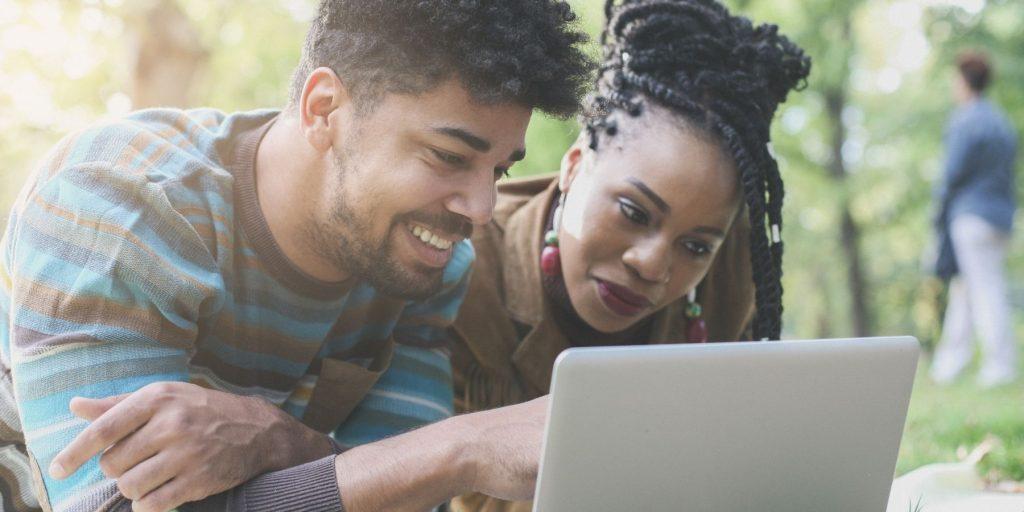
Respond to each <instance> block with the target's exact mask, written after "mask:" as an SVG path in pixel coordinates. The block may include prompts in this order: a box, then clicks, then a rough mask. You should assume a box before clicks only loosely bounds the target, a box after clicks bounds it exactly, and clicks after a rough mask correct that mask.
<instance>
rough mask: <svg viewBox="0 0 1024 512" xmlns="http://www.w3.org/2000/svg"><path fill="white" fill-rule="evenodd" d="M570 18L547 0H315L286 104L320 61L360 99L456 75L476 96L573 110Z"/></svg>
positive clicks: (584, 65)
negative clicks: (317, 2) (315, 10)
mask: <svg viewBox="0 0 1024 512" xmlns="http://www.w3.org/2000/svg"><path fill="white" fill-rule="evenodd" d="M575 20H576V15H575V14H574V13H573V12H572V9H571V8H570V7H569V5H568V4H567V3H566V2H563V1H554V0H433V1H428V0H322V1H321V2H320V7H319V11H318V13H317V16H316V18H315V19H314V20H313V23H312V26H311V27H310V30H309V33H308V35H307V36H306V43H305V46H304V48H303V52H302V60H301V62H300V64H299V66H298V68H297V69H296V71H295V74H294V76H293V79H292V86H291V94H290V96H291V104H292V105H294V104H296V103H297V102H298V99H299V98H300V96H301V94H302V87H303V85H304V83H305V81H306V78H307V77H308V76H309V73H311V72H312V71H313V70H314V69H316V68H317V67H328V68H331V69H332V70H333V71H334V72H335V73H336V74H337V75H338V77H339V78H341V80H342V82H344V83H345V85H346V87H348V88H349V90H350V91H352V94H353V96H354V97H355V98H356V99H357V101H362V102H363V104H364V105H365V104H368V103H370V102H372V101H373V100H374V99H376V98H379V97H380V96H381V95H382V94H385V93H405V94H416V93H420V92H425V91H427V90H430V89H431V88H433V87H435V86H437V85H439V84H440V83H441V82H442V81H444V80H447V79H450V78H458V79H460V80H461V82H462V84H463V85H464V86H465V87H466V88H467V89H468V90H469V92H470V93H471V94H472V96H473V97H474V99H476V100H477V101H480V102H482V103H487V104H492V103H516V104H521V105H523V106H526V107H530V108H537V109H540V110H541V111H544V112H546V113H549V114H552V115H554V116H558V117H567V116H571V115H572V114H574V113H575V112H576V111H577V110H578V106H579V98H580V97H581V96H582V93H583V89H584V88H585V87H586V84H587V81H588V80H589V77H590V71H591V62H590V61H589V60H588V59H587V57H586V56H585V55H584V54H583V53H582V51H581V49H580V44H581V43H583V42H584V41H586V36H585V35H584V34H583V33H582V32H581V31H579V30H578V29H577V27H576V23H575Z"/></svg>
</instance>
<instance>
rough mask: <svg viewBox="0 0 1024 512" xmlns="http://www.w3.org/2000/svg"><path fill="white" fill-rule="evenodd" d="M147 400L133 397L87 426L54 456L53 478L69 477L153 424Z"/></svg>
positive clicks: (51, 466)
mask: <svg viewBox="0 0 1024 512" xmlns="http://www.w3.org/2000/svg"><path fill="white" fill-rule="evenodd" d="M144 398H145V397H144V396H143V397H142V398H139V395H137V394H136V395H133V396H131V397H129V398H128V399H126V400H124V401H122V402H121V403H119V404H117V405H115V406H114V407H112V408H111V409H110V410H109V411H107V412H106V414H103V415H102V416H100V417H99V418H98V419H97V420H96V421H94V422H93V423H92V424H90V425H89V426H88V427H85V430H83V431H82V432H81V433H79V434H78V436H76V437H75V438H74V439H73V440H72V441H71V443H70V444H68V446H67V447H65V448H64V449H63V450H61V452H60V453H58V454H57V456H56V457H54V459H53V462H51V463H50V476H51V477H53V478H56V479H58V480H59V479H63V478H67V477H68V476H70V475H71V474H72V473H74V472H75V471H78V468H79V467H81V466H82V464H85V462H86V461H88V460H89V459H91V458H93V457H94V456H95V455H97V454H99V453H100V452H102V451H103V450H105V449H107V447H108V446H110V445H112V444H114V443H116V442H118V441H120V440H121V439H123V438H124V437H125V436H127V435H128V434H131V433H132V432H134V431H135V430H136V429H138V428H139V427H141V426H142V425H144V424H145V423H146V422H147V421H149V417H150V415H151V414H152V411H151V408H149V407H146V406H145V404H144V401H143V399H144Z"/></svg>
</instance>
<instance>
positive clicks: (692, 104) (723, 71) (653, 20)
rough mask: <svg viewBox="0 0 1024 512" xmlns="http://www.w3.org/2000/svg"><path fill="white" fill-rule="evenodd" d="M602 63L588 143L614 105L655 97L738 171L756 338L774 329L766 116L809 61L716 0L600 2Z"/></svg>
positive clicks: (777, 238) (777, 267)
mask: <svg viewBox="0 0 1024 512" xmlns="http://www.w3.org/2000/svg"><path fill="white" fill-rule="evenodd" d="M605 16H606V19H607V25H606V26H605V30H604V32H603V33H602V35H601V44H602V45H604V60H603V62H602V64H601V70H600V74H599V76H598V79H597V92H596V94H594V95H593V96H592V97H591V98H590V99H589V101H588V104H587V106H586V108H585V112H584V123H585V126H586V130H587V133H588V135H589V137H590V147H591V149H594V150H597V148H598V143H599V142H600V138H601V137H602V136H605V137H610V136H614V135H615V133H616V132H617V128H616V126H615V115H614V114H615V112H625V113H626V114H627V115H630V116H633V117H636V116H640V115H641V114H642V113H643V112H644V108H645V106H646V105H647V104H655V105H658V106H660V107H663V108H666V109H668V111H669V112H672V113H674V114H675V115H677V116H680V117H681V118H683V119H685V120H687V121H689V122H690V123H691V124H693V125H694V126H696V127H698V128H699V129H701V130H703V131H704V132H706V133H707V134H709V135H711V137H712V138H713V139H714V140H717V141H718V142H719V144H721V146H722V148H723V149H724V150H725V153H726V154H727V155H730V156H731V157H732V159H733V162H734V163H735V165H736V168H737V169H738V171H739V175H740V176H739V179H740V184H741V186H742V190H743V196H744V202H745V204H746V210H747V213H748V214H749V216H750V225H751V227H752V229H751V234H750V253H751V254H750V256H751V264H752V265H753V275H754V284H755V292H754V293H755V301H756V304H757V313H756V316H755V318H754V325H753V330H754V337H755V338H757V339H763V338H771V339H778V338H779V335H780V332H781V329H782V320H781V317H782V284H781V277H782V247H783V246H782V239H781V230H782V197H783V192H784V191H783V186H782V177H781V175H780V174H779V166H778V163H776V161H775V158H774V157H773V156H772V154H771V150H770V148H769V144H770V142H771V133H770V128H771V122H772V118H773V117H774V116H775V111H776V109H777V108H778V106H779V104H780V103H782V102H784V101H785V100H786V96H787V95H788V94H789V91H790V90H793V89H800V88H802V87H803V85H804V84H805V80H806V78H807V76H808V74H809V73H810V70H811V59H810V58H809V57H807V56H806V55H805V54H804V52H803V50H801V49H800V48H799V47H798V46H796V45H795V44H793V43H792V42H791V41H790V40H789V39H787V38H786V37H785V36H782V35H780V34H779V32H778V27H777V26H775V25H758V26H754V25H753V24H752V23H751V22H750V20H748V19H747V18H744V17H741V16H733V15H731V14H730V13H729V11H728V10H727V9H726V8H725V7H723V6H722V5H721V4H719V3H718V2H717V1H715V0H625V1H622V2H616V1H615V0H607V2H606V4H605Z"/></svg>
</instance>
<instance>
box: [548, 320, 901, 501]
mask: <svg viewBox="0 0 1024 512" xmlns="http://www.w3.org/2000/svg"><path fill="white" fill-rule="evenodd" d="M918 351H919V345H918V342H917V340H915V339H914V338H911V337H897V338H861V339H843V340H814V341H779V342H750V343H745V342H744V343H718V344H701V345H693V344H689V345H653V346H632V347H601V348H574V349H570V350H567V351H565V352H564V353H563V354H562V355H561V356H559V358H558V360H557V361H556V363H555V371H554V376H553V380H552V388H551V405H550V411H549V417H548V424H547V432H546V435H545V440H544V448H543V455H542V458H541V465H540V474H539V476H538V481H537V492H536V497H535V501H534V510H535V511H539V512H563V511H577V510H579V511H584V510H585V511H588V512H599V511H616V512H618V511H624V510H629V511H677V510H685V511H689V512H703V511H707V512H712V511H714V512H723V511H755V510H756V511H758V512H769V511H777V512H795V511H808V512H811V511H813V512H818V511H825V510H827V511H829V512H842V511H850V512H881V511H884V510H885V508H886V503H887V499H888V495H889V489H890V486H891V484H892V479H893V472H894V470H895V463H896V455H897V452H898V449H899V442H900V438H901V436H902V433H903V425H904V422H905V420H906V412H907V405H908V403H909V400H910V392H911V388H912V386H913V381H914V373H915V371H916V368H917V359H918Z"/></svg>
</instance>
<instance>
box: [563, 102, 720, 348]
mask: <svg viewBox="0 0 1024 512" xmlns="http://www.w3.org/2000/svg"><path fill="white" fill-rule="evenodd" d="M669 116H670V114H668V113H666V112H664V111H663V110H659V109H648V110H647V111H646V112H645V113H644V114H643V115H641V116H640V117H638V118H632V117H629V116H619V118H618V119H617V124H618V133H617V134H616V135H615V136H613V137H607V136H602V137H601V139H600V143H599V147H598V150H597V151H596V152H594V151H592V150H590V149H586V148H584V145H583V144H581V143H580V142H577V144H576V145H575V146H573V148H571V149H570V150H569V153H567V154H566V156H565V158H564V159H563V162H562V175H561V177H560V183H559V184H560V187H561V188H562V191H563V192H565V193H566V198H565V206H564V210H563V214H562V225H561V228H560V229H559V246H560V248H561V259H562V272H563V276H564V278H565V284H566V288H567V289H568V292H569V298H570V300H571V301H572V305H573V307H574V308H575V309H576V311H577V313H579V315H580V316H581V317H582V319H583V320H584V321H585V322H587V323H588V324H589V325H590V326H591V327H593V328H595V329H597V330H599V331H602V332H618V331H622V330H624V329H626V328H628V327H630V326H631V325H633V324H635V323H636V322H638V321H640V320H641V319H643V318H644V317H646V316H648V315H650V314H652V313H654V312H655V311H658V310H659V309H661V308H663V307H665V306H666V305H667V304H669V303H670V302H672V301H675V300H677V299H679V298H680V297H682V296H683V295H685V294H686V293H687V292H688V291H689V290H690V289H692V288H693V287H695V286H697V284H698V283H699V282H700V280H701V279H702V278H703V277H704V275H705V274H706V273H707V271H708V268H709V267H710V266H711V262H712V261H713V259H714V257H715V254H716V253H717V251H718V248H719V247H720V246H721V244H722V242H723V240H724V238H725V235H726V233H728V231H729V228H730V227H731V225H732V222H733V220H734V218H735V217H736V214H737V211H738V210H739V205H740V193H739V184H738V183H739V182H738V175H737V171H736V170H735V167H734V165H733V163H732V160H731V158H729V157H728V156H727V155H725V154H724V153H723V152H722V150H721V149H720V148H719V147H718V145H717V144H716V143H714V142H712V141H711V140H710V139H709V138H708V137H707V136H706V135H705V134H703V133H700V132H699V131H698V129H697V128H694V127H692V126H689V125H681V123H680V121H679V120H677V119H672V118H670V117H669Z"/></svg>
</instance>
